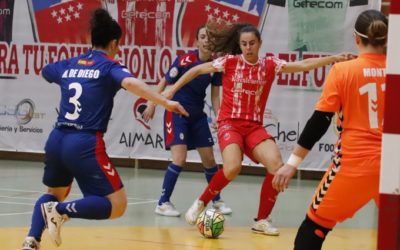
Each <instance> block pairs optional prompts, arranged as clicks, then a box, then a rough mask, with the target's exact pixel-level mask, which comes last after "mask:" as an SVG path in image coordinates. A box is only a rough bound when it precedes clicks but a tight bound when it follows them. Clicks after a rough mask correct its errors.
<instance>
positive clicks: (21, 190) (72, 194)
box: [0, 188, 154, 201]
mask: <svg viewBox="0 0 400 250" xmlns="http://www.w3.org/2000/svg"><path fill="white" fill-rule="evenodd" d="M0 191H13V192H26V193H39V194H45V193H46V192H43V191H33V190H26V189H12V188H0ZM69 196H82V194H81V193H79V194H78V193H70V194H69ZM0 198H1V196H0ZM20 198H21V197H20ZM21 199H22V198H21ZM25 199H29V198H25ZM127 199H128V200H145V201H154V199H150V198H135V197H127Z"/></svg>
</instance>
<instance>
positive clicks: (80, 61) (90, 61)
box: [78, 59, 94, 66]
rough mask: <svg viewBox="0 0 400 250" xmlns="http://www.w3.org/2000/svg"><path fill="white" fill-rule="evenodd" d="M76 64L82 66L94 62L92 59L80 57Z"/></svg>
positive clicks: (90, 64)
mask: <svg viewBox="0 0 400 250" xmlns="http://www.w3.org/2000/svg"><path fill="white" fill-rule="evenodd" d="M78 64H79V65H83V66H92V65H93V64H94V60H86V59H80V60H78Z"/></svg>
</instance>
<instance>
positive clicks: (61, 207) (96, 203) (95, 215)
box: [56, 196, 112, 220]
mask: <svg viewBox="0 0 400 250" xmlns="http://www.w3.org/2000/svg"><path fill="white" fill-rule="evenodd" d="M56 209H57V212H58V213H59V214H66V215H68V217H70V218H81V219H90V220H104V219H108V218H110V215H111V209H112V205H111V202H110V201H109V200H108V199H107V198H105V197H102V196H86V197H85V198H83V199H80V200H74V201H70V202H62V203H59V204H58V205H57V207H56Z"/></svg>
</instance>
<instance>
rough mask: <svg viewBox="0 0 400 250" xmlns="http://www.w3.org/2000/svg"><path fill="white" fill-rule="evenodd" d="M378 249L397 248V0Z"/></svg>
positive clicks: (395, 3) (395, 1)
mask: <svg viewBox="0 0 400 250" xmlns="http://www.w3.org/2000/svg"><path fill="white" fill-rule="evenodd" d="M381 163H382V164H381V177H380V187H379V189H380V208H379V222H378V250H392V249H393V250H395V249H400V0H392V1H391V3H390V14H389V35H388V50H387V70H386V91H385V114H384V124H383V137H382V161H381Z"/></svg>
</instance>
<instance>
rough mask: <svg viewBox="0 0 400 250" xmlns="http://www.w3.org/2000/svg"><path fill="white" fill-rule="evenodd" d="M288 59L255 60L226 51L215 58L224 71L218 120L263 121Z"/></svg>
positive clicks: (267, 58) (217, 65) (217, 64)
mask: <svg viewBox="0 0 400 250" xmlns="http://www.w3.org/2000/svg"><path fill="white" fill-rule="evenodd" d="M285 65H286V61H283V60H280V59H278V58H275V57H263V58H259V59H258V62H256V63H254V64H251V63H249V62H247V61H246V60H245V59H244V58H243V56H242V55H226V56H223V57H220V58H217V59H215V60H214V61H213V67H214V68H216V69H217V70H218V71H222V72H223V74H222V86H223V95H222V103H221V108H220V111H219V114H218V121H223V120H226V119H242V120H250V121H255V122H259V123H262V122H263V114H264V110H265V105H266V103H267V99H268V95H269V91H270V90H271V85H272V82H273V81H274V78H275V75H276V74H277V73H279V72H280V71H281V69H282V67H284V66H285Z"/></svg>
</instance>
